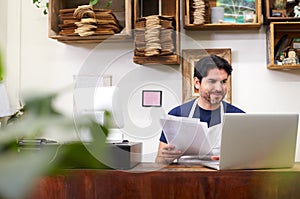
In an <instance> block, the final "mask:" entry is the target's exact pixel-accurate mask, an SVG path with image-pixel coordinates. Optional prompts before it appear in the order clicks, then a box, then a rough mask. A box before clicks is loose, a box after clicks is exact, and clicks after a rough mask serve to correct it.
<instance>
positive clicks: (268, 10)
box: [264, 0, 300, 24]
mask: <svg viewBox="0 0 300 199" xmlns="http://www.w3.org/2000/svg"><path fill="white" fill-rule="evenodd" d="M264 2H265V8H264V24H270V23H271V22H297V21H299V22H300V18H295V17H294V12H293V10H294V5H298V2H299V0H295V3H294V5H289V4H286V8H285V9H284V12H283V13H285V14H286V16H281V17H274V16H272V10H274V11H275V10H276V8H275V7H274V2H275V0H264Z"/></svg>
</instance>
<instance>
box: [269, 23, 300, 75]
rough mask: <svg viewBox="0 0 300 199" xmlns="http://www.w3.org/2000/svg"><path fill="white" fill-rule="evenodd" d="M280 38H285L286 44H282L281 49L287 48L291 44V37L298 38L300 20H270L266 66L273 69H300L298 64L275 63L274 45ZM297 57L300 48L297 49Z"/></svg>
mask: <svg viewBox="0 0 300 199" xmlns="http://www.w3.org/2000/svg"><path fill="white" fill-rule="evenodd" d="M282 38H286V42H281V43H286V45H282V48H283V49H288V48H289V47H291V48H293V46H291V43H292V42H291V41H292V39H293V38H300V22H271V23H270V27H269V29H268V30H267V50H268V52H267V64H268V65H267V68H268V69H274V70H295V69H300V64H293V65H291V64H287V65H279V64H276V62H277V61H276V54H277V52H276V49H275V48H276V47H277V48H278V43H279V42H280V40H281V41H282V40H283V39H282ZM297 54H298V57H300V49H298V50H297Z"/></svg>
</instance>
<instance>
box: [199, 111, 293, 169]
mask: <svg viewBox="0 0 300 199" xmlns="http://www.w3.org/2000/svg"><path fill="white" fill-rule="evenodd" d="M298 117H299V115H298V114H292V113H290V114H244V113H242V114H236V113H234V114H225V115H224V124H223V130H222V138H221V151H220V160H219V161H202V164H203V165H204V166H207V167H210V168H214V169H217V170H227V169H267V168H289V167H292V166H293V165H294V162H295V151H296V141H297V132H298Z"/></svg>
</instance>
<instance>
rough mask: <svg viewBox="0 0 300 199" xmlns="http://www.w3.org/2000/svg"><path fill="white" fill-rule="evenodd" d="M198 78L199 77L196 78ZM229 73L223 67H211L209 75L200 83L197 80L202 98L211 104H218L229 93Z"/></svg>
mask: <svg viewBox="0 0 300 199" xmlns="http://www.w3.org/2000/svg"><path fill="white" fill-rule="evenodd" d="M196 79H198V78H196ZM227 80H228V74H227V73H226V71H225V70H223V69H221V70H220V69H218V68H215V69H211V70H209V71H208V73H207V76H206V77H204V78H203V79H202V82H201V83H200V82H199V80H198V83H197V81H195V86H196V88H199V95H200V98H201V99H200V100H202V101H204V102H205V103H209V104H210V105H218V104H220V102H221V101H222V100H223V99H224V97H225V95H226V93H227Z"/></svg>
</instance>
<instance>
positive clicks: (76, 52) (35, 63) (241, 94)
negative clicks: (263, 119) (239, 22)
mask: <svg viewBox="0 0 300 199" xmlns="http://www.w3.org/2000/svg"><path fill="white" fill-rule="evenodd" d="M2 4H3V5H5V3H3V1H1V7H0V11H1V12H2V11H5V10H6V7H5V6H4V7H2ZM6 6H7V10H8V12H7V16H8V17H7V24H5V22H4V23H3V20H2V21H1V26H2V24H3V25H4V27H3V28H4V29H5V30H6V31H7V36H5V35H4V36H2V35H1V44H2V42H4V43H6V44H4V45H5V46H6V47H4V50H6V63H7V67H8V68H9V70H8V71H9V72H8V74H7V77H6V78H7V81H9V82H10V83H9V85H8V87H9V89H10V96H11V100H12V101H13V103H12V104H13V105H14V106H17V103H16V101H18V95H17V94H16V93H18V92H19V91H21V93H22V94H21V97H23V95H24V93H27V92H28V91H34V92H35V93H36V92H49V91H59V90H61V89H64V88H66V87H68V86H70V85H71V84H73V83H74V80H77V78H78V75H79V76H80V77H82V78H86V79H91V78H94V77H95V76H96V77H97V76H101V75H103V74H109V75H112V79H113V85H118V86H120V87H122V88H123V92H122V102H124V103H125V104H124V106H123V108H124V109H125V112H124V113H125V122H126V125H125V128H124V129H123V132H124V133H125V136H126V138H128V139H130V140H132V141H143V144H144V147H143V151H144V159H143V160H144V161H153V160H154V157H155V154H156V150H157V146H158V137H159V134H160V133H159V132H160V129H159V124H158V123H157V118H158V117H159V115H161V114H162V112H166V111H168V110H169V109H170V108H171V107H173V106H175V105H177V104H179V103H180V102H181V72H180V67H179V66H163V65H156V66H140V65H136V64H134V63H133V61H132V55H133V54H132V50H133V45H132V43H122V42H121V43H106V42H104V43H102V44H100V45H97V44H86V45H67V44H63V43H60V42H57V41H56V40H53V39H49V38H48V35H47V34H48V29H47V28H48V18H47V17H48V16H44V15H43V14H42V10H39V9H37V8H35V7H34V5H32V3H31V1H18V0H9V1H8V0H7V1H6ZM18 8H20V9H18ZM12 13H14V14H16V15H15V16H19V17H17V18H18V20H17V22H16V20H15V18H14V17H11V15H13V14H12ZM264 28H265V27H262V28H261V29H260V30H259V31H218V32H215V33H214V32H209V31H208V32H206V31H205V32H201V31H186V30H182V35H183V36H182V48H183V49H187V48H231V50H232V64H233V67H234V71H233V77H232V78H233V82H232V101H233V104H235V105H237V106H239V107H240V108H242V109H244V110H245V111H246V112H297V113H298V112H300V104H299V101H300V95H299V92H300V89H299V88H300V72H299V71H272V70H268V69H267V68H266V65H267V64H266V36H265V30H264ZM1 30H2V27H1ZM1 46H2V45H1ZM92 84H93V83H92ZM143 89H159V90H162V91H163V93H164V94H163V107H162V108H152V109H150V108H145V107H142V106H141V90H143ZM72 105H73V102H72V92H68V93H67V94H66V95H64V96H62V98H61V99H60V100H58V102H57V104H56V106H57V107H58V108H59V109H60V110H61V111H62V112H64V113H66V114H70V115H71V114H72V112H73V106H72ZM57 139H58V140H59V139H60V138H58V137H57ZM298 143H300V139H298ZM299 152H300V146H299V144H298V148H297V158H296V159H297V160H298V161H299V160H300V153H299Z"/></svg>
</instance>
